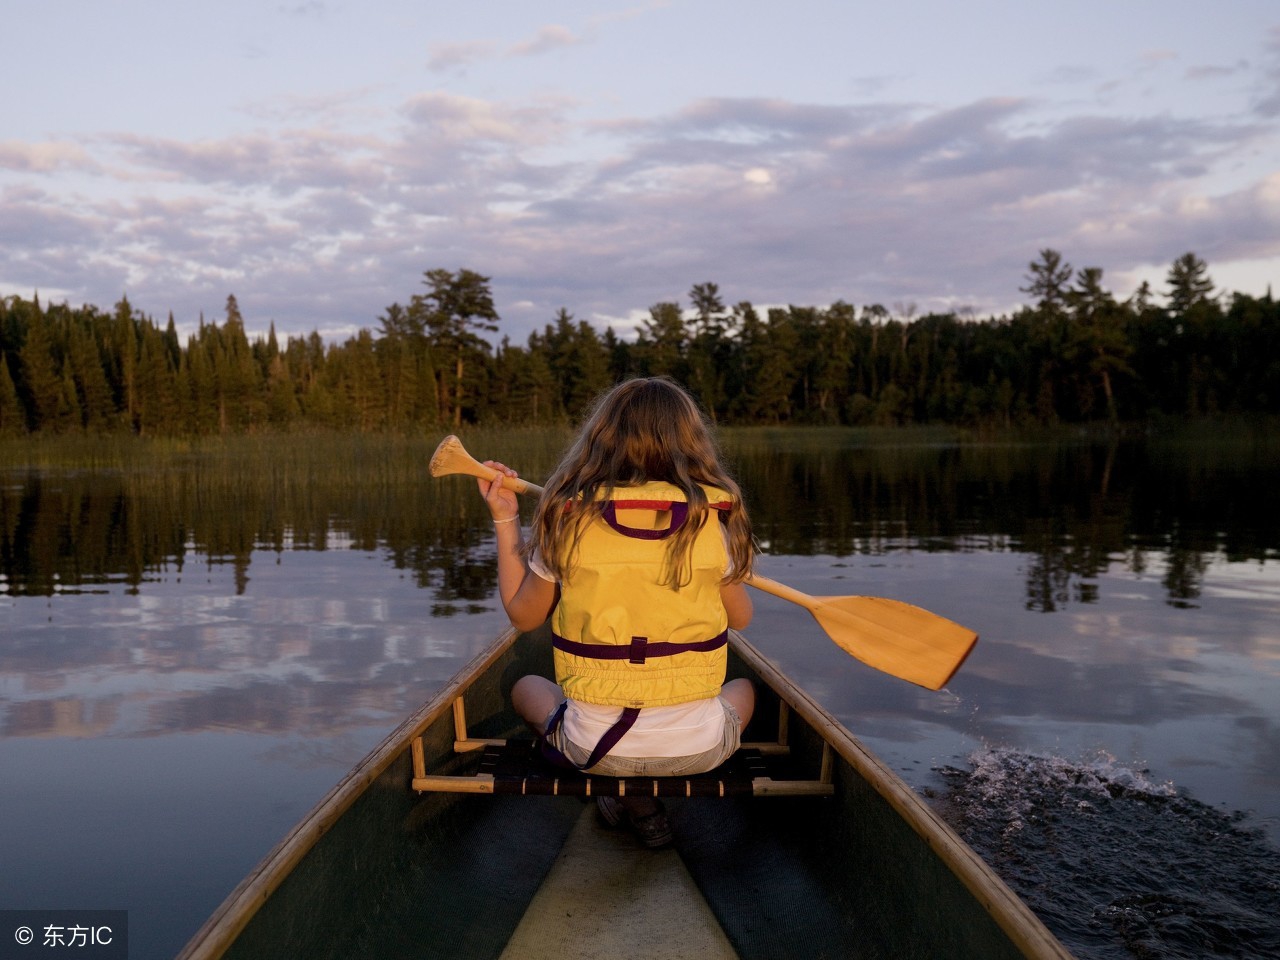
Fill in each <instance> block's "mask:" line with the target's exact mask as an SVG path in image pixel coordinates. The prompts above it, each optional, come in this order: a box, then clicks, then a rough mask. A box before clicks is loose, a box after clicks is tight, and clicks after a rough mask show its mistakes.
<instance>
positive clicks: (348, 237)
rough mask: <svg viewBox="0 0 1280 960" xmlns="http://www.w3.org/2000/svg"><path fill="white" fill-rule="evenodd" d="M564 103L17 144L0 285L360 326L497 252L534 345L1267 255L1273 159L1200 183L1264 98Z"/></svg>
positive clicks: (1, 151)
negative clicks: (1248, 109) (579, 321)
mask: <svg viewBox="0 0 1280 960" xmlns="http://www.w3.org/2000/svg"><path fill="white" fill-rule="evenodd" d="M577 109H578V106H577V105H576V104H574V103H572V102H569V101H550V100H545V99H533V98H530V99H525V100H521V101H497V100H489V99H483V98H479V97H464V96H460V95H457V94H453V93H448V92H443V91H427V92H421V93H417V94H414V95H412V96H408V97H406V98H404V99H403V100H402V101H401V103H400V104H399V106H398V109H397V111H396V112H395V113H394V115H393V120H394V122H393V123H392V124H391V125H385V126H383V127H382V128H381V130H380V132H379V133H378V134H377V135H369V134H355V133H350V132H345V131H344V130H343V129H342V128H341V127H335V126H333V125H331V124H325V125H321V126H307V125H306V124H305V122H302V123H300V124H299V125H296V126H283V125H282V126H279V127H276V128H274V129H272V128H265V129H261V130H254V131H248V132H243V133H239V134H234V135H229V136H225V137H220V138H204V139H179V138H160V137H151V136H144V135H141V134H111V135H100V136H97V137H94V138H92V139H84V140H79V141H70V140H69V141H58V142H54V143H48V144H46V143H25V142H20V141H19V142H15V141H8V142H6V143H4V144H3V145H0V284H4V285H5V288H6V289H9V288H17V289H30V288H32V287H34V286H40V287H44V288H55V287H56V288H57V289H65V290H70V291H71V297H72V298H73V299H76V300H81V301H87V302H94V303H99V304H104V305H105V304H109V303H111V302H114V300H115V299H117V298H118V296H119V294H120V293H121V292H122V290H124V289H125V287H127V289H128V292H129V296H130V298H131V300H132V301H133V302H134V303H135V305H137V306H138V307H139V308H140V309H143V310H146V311H152V312H156V313H160V314H164V313H167V312H168V310H170V309H173V310H174V312H175V315H176V316H177V319H178V321H179V323H180V324H189V323H193V322H194V320H195V318H196V317H197V316H198V315H199V314H200V313H201V312H202V311H203V312H204V314H205V315H206V316H209V317H218V316H220V315H221V310H222V305H223V303H224V302H225V298H226V296H227V294H228V293H235V294H236V296H237V298H238V299H239V301H240V304H241V307H242V309H243V310H244V312H245V316H246V320H247V321H248V323H249V325H250V328H251V329H263V328H265V325H266V322H267V321H268V320H271V319H274V320H275V321H276V322H277V326H278V328H279V329H280V332H281V334H282V335H284V334H286V333H295V334H303V333H307V332H309V331H310V330H312V329H321V330H329V331H345V330H350V329H351V328H352V327H353V326H360V325H364V326H368V325H372V324H373V323H374V321H375V319H376V317H377V315H378V314H379V313H380V312H381V311H382V310H383V309H384V308H385V307H386V306H387V305H388V304H390V303H392V302H395V301H400V302H403V301H405V300H407V299H408V298H409V297H411V296H412V295H413V294H414V293H416V292H418V291H419V284H420V281H421V276H422V273H423V271H424V270H427V269H430V268H432V267H437V266H444V267H448V268H450V269H456V268H458V267H463V266H465V267H469V268H472V269H475V270H478V271H480V272H482V273H484V274H486V275H490V276H492V277H493V288H494V293H495V297H496V298H497V301H498V304H499V309H500V311H501V312H502V313H503V314H504V323H503V328H504V332H506V333H508V334H510V335H511V336H512V338H513V340H515V341H517V342H521V341H523V339H524V337H525V336H527V334H528V332H529V331H530V330H532V329H535V328H539V327H541V325H543V324H545V323H546V322H549V321H550V319H551V318H552V316H553V315H554V312H555V310H556V309H558V308H559V307H562V306H563V307H567V308H568V309H569V310H570V311H571V312H573V313H574V314H575V315H576V316H579V317H583V318H595V317H620V318H627V317H632V316H634V315H635V312H636V311H643V310H644V309H645V308H647V306H649V305H650V304H652V303H655V302H657V301H659V300H670V299H681V298H682V297H684V296H685V292H686V291H687V290H688V287H689V285H690V284H692V283H694V282H703V281H712V282H716V283H718V284H719V285H720V287H721V290H722V291H723V293H724V295H725V298H726V300H727V301H729V302H736V301H738V300H743V299H749V300H752V301H754V302H757V303H787V302H791V303H798V304H821V303H827V302H831V301H833V300H836V299H844V300H848V301H850V302H854V303H869V302H882V303H894V302H896V301H904V302H905V301H908V300H914V301H916V302H917V303H918V304H919V309H920V311H921V312H925V311H927V310H931V309H946V308H948V307H950V306H959V305H967V304H972V305H975V306H976V309H977V311H978V313H979V314H980V315H983V314H986V313H990V312H999V311H1002V310H1004V309H1007V308H1008V307H1009V305H1010V304H1013V303H1016V302H1019V301H1020V299H1021V297H1020V294H1019V292H1018V287H1019V286H1020V285H1021V284H1022V283H1023V274H1024V273H1025V271H1026V264H1027V262H1028V261H1029V260H1031V259H1033V258H1034V257H1035V255H1036V253H1037V251H1039V250H1040V249H1042V248H1043V247H1046V246H1052V247H1056V248H1058V249H1061V250H1062V251H1063V252H1064V254H1065V255H1066V256H1067V258H1068V259H1069V260H1070V261H1071V262H1073V263H1078V264H1097V265H1100V266H1103V267H1104V268H1106V269H1107V271H1108V274H1109V275H1115V274H1117V273H1119V274H1124V272H1125V271H1128V270H1133V269H1136V268H1137V267H1139V266H1140V265H1146V264H1152V263H1161V262H1164V263H1168V262H1169V261H1171V260H1172V258H1173V257H1175V256H1177V255H1179V254H1181V253H1183V252H1185V251H1186V250H1194V251H1196V252H1197V253H1198V254H1199V255H1200V256H1202V257H1205V258H1206V259H1208V260H1209V262H1210V267H1211V268H1212V267H1213V262H1214V260H1215V259H1217V258H1221V259H1224V260H1231V259H1240V258H1250V259H1261V258H1265V257H1268V256H1271V257H1275V256H1280V239H1277V238H1280V209H1278V208H1280V200H1278V198H1280V181H1278V180H1277V179H1276V177H1275V176H1274V175H1269V174H1270V171H1268V174H1267V175H1263V176H1262V177H1259V178H1255V179H1254V180H1252V181H1250V180H1248V179H1247V178H1245V179H1240V178H1237V180H1235V181H1232V185H1231V186H1229V187H1225V188H1224V187H1221V186H1218V187H1216V188H1215V187H1214V186H1213V184H1214V183H1216V181H1215V179H1214V175H1215V174H1216V173H1218V172H1220V171H1223V170H1230V169H1233V165H1234V164H1235V163H1236V160H1237V158H1239V157H1240V156H1241V155H1243V154H1247V153H1248V152H1249V151H1253V150H1257V151H1259V152H1263V153H1265V152H1266V151H1267V150H1268V149H1273V148H1274V147H1273V138H1274V136H1275V130H1274V126H1273V125H1272V124H1269V123H1267V122H1265V121H1264V120H1260V119H1255V120H1254V121H1252V122H1227V121H1222V120H1217V121H1206V120H1190V119H1186V118H1181V117H1174V116H1167V115H1162V116H1148V117H1137V118H1133V117H1116V116H1107V115H1102V114H1082V113H1077V114H1076V115H1074V116H1066V117H1061V116H1053V115H1046V114H1045V113H1044V112H1043V111H1042V110H1041V104H1040V103H1038V102H1036V101H1031V100H1027V99H1024V98H1010V97H990V98H983V99H979V100H975V101H973V102H970V103H966V104H962V105H959V106H954V107H949V108H946V109H937V108H924V107H921V106H919V105H910V104H898V103H891V102H888V103H878V104H868V105H856V106H853V105H831V104H814V103H798V102H794V101H789V100H785V99H781V98H750V97H744V98H700V99H696V100H693V101H691V102H688V103H686V104H684V105H683V106H681V107H679V108H678V109H674V110H671V111H669V112H666V113H661V114H658V115H654V116H633V117H623V118H617V119H614V120H611V121H598V120H594V119H593V120H584V119H581V118H579V117H578V116H577V114H576V111H577ZM304 114H305V111H303V112H302V113H299V114H298V115H297V116H296V118H295V119H297V120H300V121H305V116H304ZM583 145H586V146H588V147H589V149H581V150H579V149H578V147H579V146H583ZM566 158H572V159H566ZM68 173H74V174H75V176H76V178H77V179H76V180H75V189H74V190H70V189H67V188H66V183H67V181H65V180H63V179H62V178H63V177H65V176H66V175H67V174H68ZM1224 182H1225V181H1224ZM1113 282H1114V281H1113ZM1127 292H1128V291H1125V290H1116V293H1117V295H1120V296H1124V295H1127Z"/></svg>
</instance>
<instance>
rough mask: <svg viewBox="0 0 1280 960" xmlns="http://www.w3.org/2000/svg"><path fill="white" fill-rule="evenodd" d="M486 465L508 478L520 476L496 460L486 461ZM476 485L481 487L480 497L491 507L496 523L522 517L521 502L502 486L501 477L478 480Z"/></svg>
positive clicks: (490, 510)
mask: <svg viewBox="0 0 1280 960" xmlns="http://www.w3.org/2000/svg"><path fill="white" fill-rule="evenodd" d="M484 465H485V466H486V467H492V468H493V469H494V470H497V471H498V472H499V473H500V474H503V475H505V476H508V477H517V476H519V474H518V473H516V472H515V471H514V470H512V469H511V468H510V467H508V466H506V465H505V464H501V463H498V462H497V461H496V460H486V461H485V462H484ZM476 483H477V484H478V485H479V487H480V496H482V497H484V502H485V503H486V504H488V506H489V514H490V516H492V517H493V522H494V523H506V522H508V521H511V520H515V519H516V518H517V517H519V516H520V501H519V500H518V499H517V498H516V495H515V494H514V493H512V492H511V491H510V490H508V489H507V488H506V487H504V486H503V485H502V477H501V476H497V477H494V478H493V479H492V480H477V481H476Z"/></svg>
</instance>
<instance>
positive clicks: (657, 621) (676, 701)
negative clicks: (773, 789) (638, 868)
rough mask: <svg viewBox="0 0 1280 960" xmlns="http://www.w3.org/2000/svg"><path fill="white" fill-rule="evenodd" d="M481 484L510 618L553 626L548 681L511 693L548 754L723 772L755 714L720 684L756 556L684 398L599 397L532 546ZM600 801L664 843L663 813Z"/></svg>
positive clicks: (634, 769) (542, 508)
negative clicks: (730, 630)
mask: <svg viewBox="0 0 1280 960" xmlns="http://www.w3.org/2000/svg"><path fill="white" fill-rule="evenodd" d="M487 463H488V465H489V466H490V467H493V468H495V469H497V470H499V471H500V472H502V473H505V474H507V475H509V476H515V475H516V474H515V471H514V470H511V469H509V468H508V467H505V466H504V465H502V464H500V463H495V462H493V461H487ZM479 483H480V492H481V494H482V495H483V496H484V498H485V501H486V503H487V504H488V506H489V510H490V513H491V514H492V516H493V522H494V525H495V528H496V536H497V542H498V591H499V594H500V595H501V597H502V605H503V608H504V609H505V610H506V612H507V616H508V617H509V618H510V619H511V623H512V624H513V625H514V626H515V627H516V628H517V629H520V630H532V629H534V628H536V627H538V626H540V625H541V624H542V623H543V622H545V621H546V620H547V618H548V617H550V618H551V627H552V633H553V636H554V647H555V652H554V657H555V670H556V683H552V682H551V681H550V680H547V679H545V678H544V677H538V676H527V677H522V678H521V679H520V680H519V681H518V682H517V683H516V685H515V687H514V688H513V689H512V702H513V705H514V707H515V709H516V711H517V712H518V713H519V714H520V716H521V717H522V718H523V719H524V720H525V722H526V723H528V724H529V726H530V727H531V728H532V729H533V730H534V732H535V733H536V734H537V735H538V736H539V737H541V738H542V739H543V742H544V744H546V745H547V746H548V747H550V748H552V752H553V753H558V754H559V755H560V757H561V758H563V760H564V761H566V762H568V763H570V764H572V765H574V766H576V767H578V768H580V769H584V770H587V771H589V772H592V773H598V774H601V775H604V776H614V777H626V776H678V775H690V774H694V773H702V772H705V771H707V770H710V769H712V768H714V767H717V766H719V765H720V764H721V763H723V762H724V761H725V760H727V759H728V758H729V756H730V755H731V754H732V753H733V752H734V750H736V749H737V748H738V745H739V741H740V737H741V732H742V728H743V727H745V726H746V723H747V721H748V720H749V719H750V718H751V712H752V709H753V708H754V706H755V691H754V690H753V689H752V686H751V684H750V682H749V681H747V680H733V681H731V682H729V683H725V682H724V677H725V663H726V652H727V651H726V631H727V629H728V628H730V627H732V628H734V629H741V628H743V627H745V626H746V625H747V624H748V623H749V622H750V620H751V613H752V608H751V599H750V597H749V596H748V595H747V590H746V587H745V586H744V583H743V581H744V580H745V578H746V577H747V576H748V574H749V573H750V572H751V568H752V564H753V562H754V559H755V543H754V541H753V539H752V536H751V524H750V521H749V519H748V517H747V511H746V508H745V506H744V505H743V504H742V501H741V495H740V492H739V490H738V486H737V484H736V483H734V481H733V480H732V479H731V478H730V477H729V475H728V474H727V473H726V472H725V470H724V468H723V467H722V466H721V465H720V462H719V457H718V454H717V450H716V446H715V443H714V441H713V440H712V438H711V435H710V431H709V429H708V427H707V424H706V421H705V420H704V419H703V416H702V414H701V412H700V411H699V409H698V406H697V404H696V403H695V402H694V400H693V398H692V397H690V396H689V395H688V394H687V393H686V392H685V391H684V390H682V389H681V388H680V387H679V386H677V385H676V384H675V382H673V381H672V380H669V379H667V378H665V377H658V378H652V379H637V380H629V381H626V382H624V383H621V384H619V385H618V386H616V387H614V388H613V389H612V390H611V391H609V392H608V393H606V394H605V395H604V396H603V397H602V398H601V399H600V400H599V401H597V403H596V406H595V408H594V410H593V411H592V413H591V415H590V417H589V418H588V420H587V422H586V424H585V425H584V426H583V427H582V430H581V431H580V433H579V435H578V437H577V439H576V441H575V442H574V443H573V445H572V446H571V447H570V449H569V452H568V453H567V454H566V456H565V458H564V460H563V461H562V462H561V463H560V465H559V466H558V467H557V468H556V470H555V472H554V473H553V474H552V476H551V478H550V480H548V481H547V485H546V488H545V493H544V494H543V496H542V498H541V500H539V502H538V508H537V511H536V513H535V514H534V518H533V524H532V528H531V531H530V540H529V542H528V543H527V544H523V543H522V542H521V530H520V524H519V516H518V508H517V502H516V497H515V494H513V493H511V492H510V491H508V490H506V489H504V488H503V487H502V485H501V481H500V480H499V479H495V480H493V481H485V480H481V481H480V482H479ZM597 803H598V804H599V806H600V811H601V813H602V815H603V816H604V818H605V820H606V821H608V822H609V823H611V824H617V823H618V822H620V821H621V820H622V819H623V818H624V817H625V819H627V820H628V821H629V823H630V825H631V826H632V828H633V829H635V830H636V831H637V832H638V833H639V834H640V836H641V838H642V839H643V840H644V842H645V843H646V844H647V845H649V846H661V845H663V844H665V843H668V842H670V840H671V831H670V827H669V825H668V824H667V822H666V816H665V813H664V811H663V809H662V805H661V803H660V802H659V801H656V800H654V799H653V798H633V797H627V798H624V799H622V800H619V799H618V798H614V797H601V798H598V800H597Z"/></svg>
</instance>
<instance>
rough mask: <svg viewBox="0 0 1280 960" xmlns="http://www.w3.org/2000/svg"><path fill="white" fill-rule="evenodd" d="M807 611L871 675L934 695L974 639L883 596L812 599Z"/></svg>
mask: <svg viewBox="0 0 1280 960" xmlns="http://www.w3.org/2000/svg"><path fill="white" fill-rule="evenodd" d="M812 599H813V601H814V602H813V603H812V604H810V605H808V610H809V612H810V613H812V614H813V617H814V619H815V620H817V621H818V623H819V625H820V626H821V627H822V629H824V630H825V631H826V632H827V635H828V636H829V637H831V639H832V640H833V641H835V643H836V645H837V646H839V647H840V648H841V649H842V650H844V651H845V652H846V653H848V654H850V655H851V656H854V657H857V658H858V659H859V660H861V661H862V662H863V663H865V664H867V665H868V666H870V667H875V668H876V669H877V670H883V671H884V672H885V673H890V674H892V675H893V676H895V677H901V678H902V679H903V680H908V681H910V682H911V683H915V684H919V685H920V686H922V687H926V688H928V689H929V690H940V689H942V688H943V687H944V686H946V684H947V681H948V680H950V679H951V677H952V675H953V674H955V672H956V671H957V670H959V669H960V665H961V664H962V663H964V660H965V657H967V656H969V652H970V651H971V650H972V649H973V647H974V644H976V643H977V642H978V635H977V634H976V633H974V632H973V631H972V630H970V629H969V628H968V627H962V626H961V625H960V624H958V623H954V622H953V621H951V620H948V619H946V618H945V617H940V616H938V615H937V614H936V613H930V612H929V611H928V610H923V609H921V608H920V607H917V606H913V605H912V604H910V603H903V602H902V601H900V600H889V599H887V598H885V597H814V598H812Z"/></svg>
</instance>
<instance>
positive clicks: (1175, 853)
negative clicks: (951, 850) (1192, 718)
mask: <svg viewBox="0 0 1280 960" xmlns="http://www.w3.org/2000/svg"><path fill="white" fill-rule="evenodd" d="M970 762H971V763H972V764H973V769H971V770H960V769H957V768H954V767H946V768H943V769H940V770H939V771H938V772H939V773H940V774H941V776H942V777H943V779H944V781H945V783H946V789H945V790H944V791H943V792H942V793H941V794H939V795H936V796H934V797H933V798H932V799H933V801H934V803H935V804H936V806H937V807H938V810H939V812H940V813H941V814H942V815H943V816H944V817H945V818H946V819H947V821H948V822H949V823H950V824H951V825H952V827H954V828H955V829H956V831H957V832H958V833H959V834H960V835H961V836H962V837H964V839H965V840H966V841H967V842H968V843H969V844H970V845H971V846H973V847H974V849H976V850H977V851H978V852H979V853H980V854H982V856H983V857H984V858H986V859H987V861H988V862H990V863H991V864H992V865H993V866H994V867H995V868H996V870H997V871H998V872H999V873H1000V874H1001V876H1003V877H1004V879H1005V881H1006V882H1008V883H1009V885H1010V886H1011V887H1013V889H1014V890H1016V891H1017V892H1018V893H1019V895H1021V896H1022V897H1023V899H1025V900H1026V901H1027V903H1028V904H1029V905H1030V906H1031V907H1032V909H1034V910H1035V911H1036V913H1037V914H1039V915H1040V917H1041V918H1042V919H1043V920H1044V922H1045V923H1046V925H1048V926H1049V928H1050V929H1051V930H1053V931H1054V933H1055V934H1057V936H1058V937H1059V938H1060V939H1061V940H1062V941H1063V943H1064V944H1065V945H1066V946H1067V947H1068V949H1070V950H1071V951H1072V952H1073V953H1075V954H1076V956H1077V957H1079V958H1081V960H1104V958H1105V960H1110V958H1133V957H1137V958H1143V960H1146V958H1157V957H1159V958H1167V960H1200V958H1206V957H1242V958H1243V957H1248V958H1261V957H1280V851H1277V850H1276V849H1275V848H1274V847H1273V846H1271V845H1270V844H1269V843H1268V842H1267V839H1266V837H1265V836H1264V835H1263V833H1262V832H1261V831H1259V830H1252V829H1249V828H1247V827H1245V826H1244V825H1243V824H1242V822H1241V821H1242V819H1243V815H1242V814H1234V815H1232V814H1226V813H1223V812H1221V811H1219V810H1215V809H1214V808H1212V807H1209V806H1206V805H1205V804H1203V803H1201V802H1199V801H1198V800H1195V799H1193V798H1192V797H1190V796H1188V795H1186V794H1185V793H1183V792H1180V791H1178V790H1177V789H1175V788H1174V786H1173V785H1172V784H1170V783H1160V782H1156V781H1153V780H1152V779H1151V778H1150V776H1149V774H1148V773H1147V771H1142V770H1136V771H1135V770H1131V769H1128V768H1126V767H1124V766H1123V765H1120V764H1117V763H1116V761H1115V759H1114V758H1112V757H1109V756H1103V757H1100V758H1098V759H1096V760H1093V761H1090V762H1085V763H1078V762H1071V761H1068V760H1064V759H1061V758H1058V757H1043V756H1034V755H1029V754H1024V753H1017V752H1014V751H1011V750H987V751H982V752H979V753H977V754H974V755H973V756H972V757H970Z"/></svg>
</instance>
